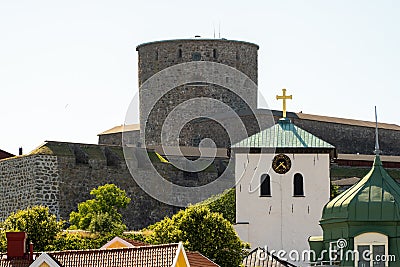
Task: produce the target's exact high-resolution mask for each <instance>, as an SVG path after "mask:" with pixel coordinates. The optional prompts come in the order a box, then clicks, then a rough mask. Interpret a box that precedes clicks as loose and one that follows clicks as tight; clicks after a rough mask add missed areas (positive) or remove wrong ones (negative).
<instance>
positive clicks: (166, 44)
mask: <svg viewBox="0 0 400 267" xmlns="http://www.w3.org/2000/svg"><path fill="white" fill-rule="evenodd" d="M137 51H138V54H139V86H141V85H142V84H143V83H144V82H145V81H146V80H148V79H149V78H150V77H151V76H153V75H154V74H156V73H158V72H159V71H161V70H164V69H166V68H168V67H171V66H174V65H177V64H180V63H186V62H192V61H210V62H215V63H221V64H224V65H227V66H230V67H233V68H235V69H236V70H239V71H241V72H242V73H244V74H245V75H247V76H248V77H249V78H250V79H251V80H252V81H253V82H254V83H255V84H257V71H258V68H257V64H258V63H257V52H258V46H257V45H255V44H252V43H248V42H241V41H232V40H223V39H190V40H169V41H158V42H152V43H145V44H142V45H139V46H138V47H137ZM226 79H227V80H229V77H226ZM159 87H162V85H160V86H159ZM163 90H164V88H151V90H149V91H146V90H143V89H140V90H139V103H140V129H141V138H142V140H143V137H144V136H146V140H145V143H146V145H159V144H160V143H161V140H160V136H162V135H165V136H168V137H170V138H171V140H172V139H173V138H175V139H174V140H172V141H171V142H173V141H176V140H177V139H178V136H176V137H171V136H169V132H168V130H167V131H164V132H163V133H162V126H163V125H164V121H165V119H166V117H167V115H168V114H170V112H171V111H172V110H173V109H174V108H176V107H177V106H178V105H179V104H182V103H183V102H184V101H186V100H189V99H194V98H212V99H216V100H218V101H220V102H223V103H225V104H226V105H227V106H229V107H231V108H232V109H233V110H235V111H239V110H246V109H249V108H253V109H255V108H256V107H257V88H256V87H254V88H250V87H249V88H246V86H241V87H240V89H239V90H241V91H242V96H241V97H239V96H238V95H236V94H235V93H233V92H232V91H230V90H229V89H227V88H224V87H222V86H218V85H215V84H205V83H202V84H199V83H195V84H186V85H182V86H178V87H176V88H173V89H172V90H171V91H169V92H168V93H165V94H164V93H163ZM155 95H157V96H158V95H160V96H162V97H161V98H160V99H159V100H158V101H157V102H156V103H152V101H149V98H152V97H154V96H155ZM199 108H201V109H204V112H203V110H202V112H201V113H200V114H203V115H204V116H209V115H212V114H218V113H220V112H221V111H220V110H219V109H218V108H219V107H218V106H217V105H214V106H211V107H208V106H202V107H199ZM199 108H196V110H195V111H194V112H195V113H197V112H199ZM189 112H190V109H185V115H186V116H189V117H190V115H191V114H188V113H189ZM147 114H148V115H147ZM189 124H190V123H189ZM182 126H183V125H182ZM188 129H193V130H192V131H185V134H184V135H181V136H180V139H179V140H180V142H181V144H187V143H190V142H191V139H192V138H193V136H194V135H195V134H196V131H197V129H196V125H190V126H188ZM144 131H145V132H146V134H145V135H144ZM167 144H172V143H169V142H167Z"/></svg>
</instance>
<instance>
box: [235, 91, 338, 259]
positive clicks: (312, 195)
mask: <svg viewBox="0 0 400 267" xmlns="http://www.w3.org/2000/svg"><path fill="white" fill-rule="evenodd" d="M284 95H285V93H284ZM284 100H285V99H284ZM284 110H285V105H284ZM285 113H286V112H284V117H283V118H282V119H280V120H279V121H278V122H277V123H276V124H275V125H273V126H272V127H270V128H267V129H265V130H263V131H261V132H259V133H257V134H255V135H252V136H250V137H248V138H246V139H244V140H242V141H240V142H239V143H237V144H235V145H233V146H232V152H233V155H234V158H235V179H236V225H235V230H236V232H237V233H238V235H239V237H240V238H241V239H242V240H243V241H246V242H248V243H250V246H251V248H257V247H263V248H264V247H267V248H268V250H269V251H272V250H275V251H279V250H284V251H286V252H287V253H289V252H290V251H292V250H296V251H298V252H299V253H302V252H303V251H304V250H307V251H308V250H309V244H308V238H309V237H310V236H321V235H322V229H321V227H320V226H319V220H320V218H321V214H322V210H323V207H324V205H325V204H326V203H327V202H328V201H329V197H330V178H329V168H330V158H331V156H333V154H334V153H335V148H334V147H333V146H332V145H330V144H329V143H327V142H325V141H323V140H321V139H319V138H318V137H316V136H314V135H312V134H310V133H309V132H306V131H304V130H302V129H301V128H299V127H297V126H296V125H294V124H293V123H292V122H291V121H290V120H289V119H287V118H285Z"/></svg>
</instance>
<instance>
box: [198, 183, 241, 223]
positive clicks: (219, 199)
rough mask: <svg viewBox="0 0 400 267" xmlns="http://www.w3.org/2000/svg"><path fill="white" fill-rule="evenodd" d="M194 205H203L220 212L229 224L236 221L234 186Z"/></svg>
mask: <svg viewBox="0 0 400 267" xmlns="http://www.w3.org/2000/svg"><path fill="white" fill-rule="evenodd" d="M196 205H200V206H201V205H205V206H206V207H208V208H209V209H210V211H211V212H218V213H221V214H222V216H223V217H224V218H225V219H227V220H228V221H229V222H230V223H231V224H234V223H235V222H236V192H235V188H231V189H227V190H225V191H224V192H223V193H222V194H219V195H216V196H213V197H210V198H208V199H206V200H204V201H202V202H200V203H198V204H196Z"/></svg>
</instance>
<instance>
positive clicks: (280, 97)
mask: <svg viewBox="0 0 400 267" xmlns="http://www.w3.org/2000/svg"><path fill="white" fill-rule="evenodd" d="M281 99H282V101H283V109H282V112H283V116H282V117H283V118H286V99H292V95H286V89H285V88H283V89H282V95H276V100H281Z"/></svg>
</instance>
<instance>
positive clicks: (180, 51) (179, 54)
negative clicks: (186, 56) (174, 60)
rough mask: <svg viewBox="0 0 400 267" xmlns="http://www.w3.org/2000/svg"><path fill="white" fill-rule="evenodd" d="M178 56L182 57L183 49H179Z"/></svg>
mask: <svg viewBox="0 0 400 267" xmlns="http://www.w3.org/2000/svg"><path fill="white" fill-rule="evenodd" d="M178 58H182V49H180V48H179V49H178Z"/></svg>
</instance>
